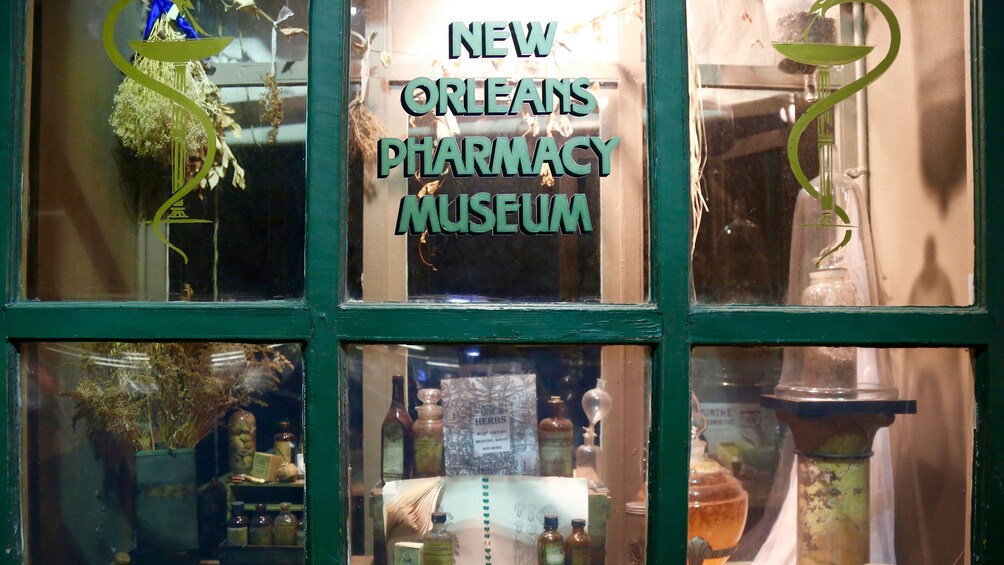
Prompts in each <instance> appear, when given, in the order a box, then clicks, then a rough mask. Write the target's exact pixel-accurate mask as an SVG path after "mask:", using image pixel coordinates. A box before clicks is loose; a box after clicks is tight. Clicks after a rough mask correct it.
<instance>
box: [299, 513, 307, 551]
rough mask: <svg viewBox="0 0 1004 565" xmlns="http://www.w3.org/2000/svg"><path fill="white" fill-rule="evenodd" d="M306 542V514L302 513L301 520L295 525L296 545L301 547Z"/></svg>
mask: <svg viewBox="0 0 1004 565" xmlns="http://www.w3.org/2000/svg"><path fill="white" fill-rule="evenodd" d="M306 540H307V512H306V510H305V511H304V512H303V518H300V521H299V522H298V523H297V524H296V545H298V546H300V547H303V546H304V544H305V542H306Z"/></svg>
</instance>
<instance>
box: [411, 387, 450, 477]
mask: <svg viewBox="0 0 1004 565" xmlns="http://www.w3.org/2000/svg"><path fill="white" fill-rule="evenodd" d="M440 398H442V393H441V392H440V391H439V389H438V388H423V389H422V390H420V391H418V399H419V400H421V401H422V405H421V406H419V407H417V408H415V410H416V411H417V412H418V420H415V423H414V424H413V425H412V426H411V435H412V437H413V438H414V439H415V472H414V474H413V475H412V476H413V477H414V478H416V479H422V478H425V477H442V476H443V475H445V474H446V472H445V471H446V469H445V463H444V460H443V407H442V406H439V399H440Z"/></svg>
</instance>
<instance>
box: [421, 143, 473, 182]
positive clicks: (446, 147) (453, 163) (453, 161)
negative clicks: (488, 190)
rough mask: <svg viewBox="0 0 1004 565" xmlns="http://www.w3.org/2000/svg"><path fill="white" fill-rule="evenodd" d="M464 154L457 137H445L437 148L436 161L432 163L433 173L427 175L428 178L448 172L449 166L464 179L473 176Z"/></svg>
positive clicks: (429, 172)
mask: <svg viewBox="0 0 1004 565" xmlns="http://www.w3.org/2000/svg"><path fill="white" fill-rule="evenodd" d="M465 161H466V159H464V154H463V152H461V151H460V142H459V141H457V138H456V137H452V136H451V137H444V138H442V139H440V140H439V145H438V146H437V147H436V160H435V161H433V163H432V169H431V171H428V172H426V173H425V175H426V176H435V177H438V176H440V175H442V174H443V173H444V172H445V171H446V166H447V165H449V166H450V168H451V169H452V170H453V172H454V173H455V174H457V175H458V176H462V177H469V176H471V170H470V169H469V168H468V166H467V163H466V162H465Z"/></svg>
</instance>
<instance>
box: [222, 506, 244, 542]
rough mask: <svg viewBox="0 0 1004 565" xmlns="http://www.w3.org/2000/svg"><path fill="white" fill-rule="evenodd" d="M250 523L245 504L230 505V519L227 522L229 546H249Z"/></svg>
mask: <svg viewBox="0 0 1004 565" xmlns="http://www.w3.org/2000/svg"><path fill="white" fill-rule="evenodd" d="M248 523H249V522H248V517H247V516H245V515H244V503H243V502H240V501H234V502H233V503H232V504H231V505H230V519H229V520H227V545H230V546H237V547H241V546H245V545H247V544H248Z"/></svg>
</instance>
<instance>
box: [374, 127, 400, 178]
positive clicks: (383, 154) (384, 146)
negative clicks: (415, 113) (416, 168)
mask: <svg viewBox="0 0 1004 565" xmlns="http://www.w3.org/2000/svg"><path fill="white" fill-rule="evenodd" d="M392 150H393V151H394V155H393V156H391V154H390V153H391V151H392ZM402 161H404V141H402V140H400V139H395V138H393V137H384V138H381V139H380V140H378V141H377V177H379V178H382V179H384V178H387V177H388V176H390V170H391V169H393V168H394V167H396V166H398V165H400V164H401V162H402Z"/></svg>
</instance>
